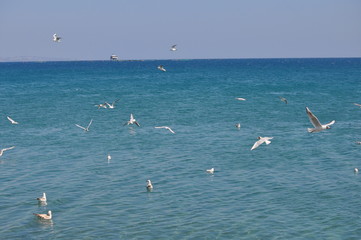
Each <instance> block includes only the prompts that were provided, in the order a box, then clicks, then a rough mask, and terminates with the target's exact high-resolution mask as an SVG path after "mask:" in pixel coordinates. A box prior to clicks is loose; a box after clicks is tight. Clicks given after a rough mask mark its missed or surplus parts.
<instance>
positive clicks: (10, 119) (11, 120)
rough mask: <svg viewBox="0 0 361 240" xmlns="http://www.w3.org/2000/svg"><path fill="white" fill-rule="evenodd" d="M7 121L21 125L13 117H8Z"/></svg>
mask: <svg viewBox="0 0 361 240" xmlns="http://www.w3.org/2000/svg"><path fill="white" fill-rule="evenodd" d="M7 119H8V120H9V121H10V122H11V124H19V123H18V122H17V121H14V120H13V119H12V118H11V117H9V116H7Z"/></svg>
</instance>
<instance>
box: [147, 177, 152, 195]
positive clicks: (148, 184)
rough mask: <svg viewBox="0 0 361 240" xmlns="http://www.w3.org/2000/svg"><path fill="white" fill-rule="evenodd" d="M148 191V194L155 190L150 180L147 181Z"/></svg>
mask: <svg viewBox="0 0 361 240" xmlns="http://www.w3.org/2000/svg"><path fill="white" fill-rule="evenodd" d="M147 190H148V192H151V191H152V190H153V185H152V182H151V181H150V180H147Z"/></svg>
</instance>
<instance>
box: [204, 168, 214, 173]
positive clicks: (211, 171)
mask: <svg viewBox="0 0 361 240" xmlns="http://www.w3.org/2000/svg"><path fill="white" fill-rule="evenodd" d="M206 172H207V173H210V174H213V173H214V168H211V169H207V170H206Z"/></svg>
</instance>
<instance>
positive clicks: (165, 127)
mask: <svg viewBox="0 0 361 240" xmlns="http://www.w3.org/2000/svg"><path fill="white" fill-rule="evenodd" d="M154 128H164V129H167V130H169V131H170V132H171V133H175V132H174V131H173V130H172V129H171V128H170V127H167V126H161V127H154Z"/></svg>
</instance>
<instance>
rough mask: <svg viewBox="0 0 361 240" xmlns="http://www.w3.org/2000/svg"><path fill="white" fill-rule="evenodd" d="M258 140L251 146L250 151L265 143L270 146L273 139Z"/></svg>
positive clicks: (263, 138) (261, 138) (262, 138)
mask: <svg viewBox="0 0 361 240" xmlns="http://www.w3.org/2000/svg"><path fill="white" fill-rule="evenodd" d="M258 139H259V140H258V141H257V142H255V143H254V144H253V146H252V148H251V151H252V150H253V149H256V148H258V147H259V146H260V145H261V144H262V143H266V144H267V145H268V144H270V143H271V141H270V140H271V139H273V137H258Z"/></svg>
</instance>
